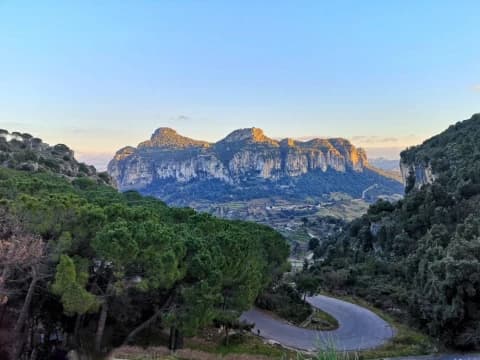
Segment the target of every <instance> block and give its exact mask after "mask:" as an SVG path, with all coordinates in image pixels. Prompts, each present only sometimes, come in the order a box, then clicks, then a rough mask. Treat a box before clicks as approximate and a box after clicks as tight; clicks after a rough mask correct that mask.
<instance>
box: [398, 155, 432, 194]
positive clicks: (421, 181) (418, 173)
mask: <svg viewBox="0 0 480 360" xmlns="http://www.w3.org/2000/svg"><path fill="white" fill-rule="evenodd" d="M400 172H401V173H402V179H403V184H404V185H405V186H406V185H407V181H408V178H409V177H410V176H413V177H414V180H415V188H417V189H420V188H421V187H422V186H423V185H426V184H431V183H433V182H434V181H435V174H434V173H433V170H432V167H431V165H430V164H427V165H425V164H415V163H407V162H405V161H403V160H402V161H400Z"/></svg>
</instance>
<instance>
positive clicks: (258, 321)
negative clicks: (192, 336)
mask: <svg viewBox="0 0 480 360" xmlns="http://www.w3.org/2000/svg"><path fill="white" fill-rule="evenodd" d="M307 301H308V302H309V303H310V304H311V305H312V306H314V307H317V308H319V309H322V310H323V311H325V312H327V313H329V314H330V315H332V316H333V317H335V318H336V319H337V320H338V323H339V324H340V326H339V328H338V329H336V330H333V331H315V330H308V329H302V328H299V327H296V326H293V325H291V324H288V323H286V322H283V321H281V320H278V319H274V318H272V317H271V316H269V315H268V314H266V313H264V312H262V311H260V310H258V309H252V310H249V311H247V312H245V313H243V314H242V317H241V318H242V319H243V320H246V321H248V322H251V323H255V328H254V329H253V331H254V333H257V330H258V329H259V330H260V335H261V336H262V337H264V338H266V339H269V340H274V341H276V342H278V343H280V344H282V345H284V346H288V347H292V348H295V349H300V350H308V351H313V350H315V349H317V348H319V347H322V344H323V345H324V346H325V344H331V343H334V344H335V347H336V348H337V349H338V350H364V349H370V348H375V347H377V346H380V345H382V344H383V343H385V342H386V341H387V340H388V339H390V338H391V337H392V336H393V335H394V334H395V330H394V329H393V328H392V327H391V326H390V325H389V324H388V323H387V322H385V321H384V320H382V319H381V318H380V317H378V316H377V315H376V314H374V313H373V312H371V311H370V310H367V309H365V308H363V307H361V306H358V305H355V304H351V303H349V302H346V301H342V300H338V299H334V298H331V297H327V296H322V295H318V296H313V297H310V298H307Z"/></svg>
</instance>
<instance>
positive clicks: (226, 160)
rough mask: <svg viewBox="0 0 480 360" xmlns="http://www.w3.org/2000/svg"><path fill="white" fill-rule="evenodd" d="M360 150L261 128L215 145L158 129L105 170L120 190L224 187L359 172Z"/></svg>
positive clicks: (120, 153)
mask: <svg viewBox="0 0 480 360" xmlns="http://www.w3.org/2000/svg"><path fill="white" fill-rule="evenodd" d="M367 163H368V162H367V157H366V154H365V152H364V151H363V150H362V149H357V148H355V146H353V145H352V144H351V143H350V142H348V141H347V140H345V139H314V140H311V141H308V142H299V141H294V140H292V139H285V140H282V141H276V140H273V139H270V138H268V137H267V136H265V134H264V133H263V131H262V130H261V129H257V128H251V129H240V130H236V131H234V132H232V133H231V134H230V135H228V136H227V137H226V138H224V139H223V140H221V141H219V142H217V143H214V144H212V143H208V142H205V141H198V140H193V139H189V138H187V137H184V136H181V135H179V134H177V133H176V132H175V130H172V129H169V128H160V129H157V130H156V131H155V132H154V133H153V135H152V137H151V139H150V140H147V141H144V142H142V143H140V144H139V145H138V147H137V148H133V147H125V148H122V149H120V150H119V151H118V152H117V153H116V154H115V157H114V158H113V159H112V160H111V161H110V163H109V165H108V171H109V173H110V175H111V176H112V177H113V178H114V179H116V181H117V183H118V186H119V188H120V189H123V190H126V189H142V188H145V187H147V186H150V185H155V183H156V182H162V181H174V182H178V183H187V182H190V181H193V180H197V179H198V180H201V179H216V180H219V181H222V182H225V183H228V184H240V183H242V182H243V181H251V180H254V179H259V180H272V181H276V180H279V179H281V178H284V177H298V176H301V175H304V174H306V173H308V172H311V171H314V170H320V171H323V172H326V171H327V170H328V169H332V170H335V171H337V172H345V171H347V170H348V169H350V170H353V171H355V172H362V171H363V169H364V168H365V166H366V165H367Z"/></svg>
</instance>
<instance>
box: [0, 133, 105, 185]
mask: <svg viewBox="0 0 480 360" xmlns="http://www.w3.org/2000/svg"><path fill="white" fill-rule="evenodd" d="M0 166H2V167H7V168H10V169H16V170H22V171H34V172H49V173H51V174H53V173H55V174H57V175H61V176H64V177H67V178H76V177H87V178H90V179H93V180H95V181H97V182H98V183H101V184H108V183H110V181H111V179H110V178H109V176H108V175H107V174H106V173H97V171H96V169H95V167H93V166H89V165H86V164H84V163H80V162H78V161H77V160H75V157H74V153H73V150H71V149H70V148H69V147H68V146H66V145H63V144H57V145H54V146H50V145H48V144H46V143H44V142H43V141H42V139H39V138H36V137H33V136H32V135H30V134H24V133H20V132H12V133H9V132H8V131H7V130H4V129H0Z"/></svg>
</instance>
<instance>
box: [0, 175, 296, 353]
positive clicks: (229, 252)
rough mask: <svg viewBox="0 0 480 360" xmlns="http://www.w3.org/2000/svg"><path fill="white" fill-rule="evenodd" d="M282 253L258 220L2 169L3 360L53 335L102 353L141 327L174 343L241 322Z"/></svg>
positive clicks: (276, 271)
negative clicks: (167, 336)
mask: <svg viewBox="0 0 480 360" xmlns="http://www.w3.org/2000/svg"><path fill="white" fill-rule="evenodd" d="M287 256H288V246H287V245H286V243H285V241H284V239H283V237H282V236H281V235H279V234H278V233H277V232H275V231H273V230H272V229H270V228H268V227H265V226H261V225H257V224H253V223H246V222H240V221H226V220H220V219H216V218H214V217H211V216H209V215H206V214H198V213H196V212H195V211H193V210H191V209H174V208H169V207H167V206H166V205H165V204H164V203H162V202H161V201H158V200H156V199H153V198H149V197H142V196H140V195H139V194H137V193H135V192H127V193H124V194H121V193H119V192H117V191H116V190H115V189H114V188H112V187H109V186H107V185H101V184H99V183H98V181H97V179H90V178H87V177H74V178H69V179H68V178H65V177H64V176H60V175H57V174H56V173H55V172H54V171H48V172H40V173H39V172H32V171H18V170H12V169H7V168H1V167H0V274H1V277H0V303H1V304H2V305H0V306H1V308H0V313H1V314H3V315H1V314H0V319H1V321H0V340H1V342H2V344H1V345H0V349H2V351H4V352H3V353H1V354H0V357H2V356H3V357H2V359H3V358H8V357H7V356H11V358H17V357H19V356H20V355H19V354H24V355H25V354H29V353H30V352H31V351H33V349H36V350H35V351H37V357H38V358H46V357H45V356H46V354H47V353H48V352H49V351H50V350H51V349H52V347H53V346H54V344H55V341H56V339H57V340H61V339H65V340H66V342H67V344H68V347H69V348H84V349H94V348H95V349H97V350H100V349H108V348H111V347H112V346H115V345H119V344H121V343H127V342H135V341H136V340H138V336H137V335H139V334H140V333H141V332H142V331H143V330H145V329H149V330H150V331H151V332H153V333H156V334H159V332H160V329H167V330H168V331H169V332H170V337H171V342H172V346H173V347H175V346H180V345H181V342H182V337H183V336H189V335H193V334H195V333H196V332H197V331H198V330H199V329H200V328H202V327H203V326H205V325H209V324H212V323H213V322H214V321H215V323H216V324H226V325H227V326H237V325H238V324H237V320H236V319H238V316H239V314H240V313H241V312H242V311H244V310H247V309H248V308H249V307H250V306H251V305H252V303H253V302H254V300H255V298H256V297H257V296H258V294H259V293H260V292H261V291H262V289H264V288H265V287H266V286H267V285H269V284H270V283H271V282H272V281H274V280H275V279H277V278H278V276H279V275H280V274H281V273H282V272H283V271H284V269H285V266H286V258H287ZM2 311H3V312H2ZM41 334H43V336H41ZM39 339H43V340H39ZM8 354H10V355H8ZM42 354H43V355H42ZM42 356H44V357H42Z"/></svg>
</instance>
